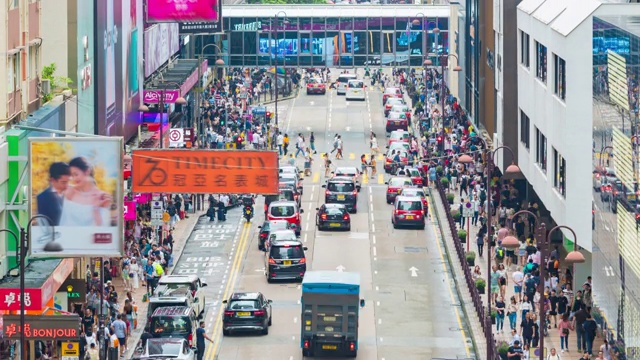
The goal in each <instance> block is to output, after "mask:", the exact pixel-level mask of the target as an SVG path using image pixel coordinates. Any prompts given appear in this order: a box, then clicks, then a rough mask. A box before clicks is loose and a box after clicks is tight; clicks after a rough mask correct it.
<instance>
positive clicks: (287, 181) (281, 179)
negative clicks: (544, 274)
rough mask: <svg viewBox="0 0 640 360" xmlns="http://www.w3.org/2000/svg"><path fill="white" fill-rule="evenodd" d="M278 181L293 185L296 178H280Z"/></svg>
mask: <svg viewBox="0 0 640 360" xmlns="http://www.w3.org/2000/svg"><path fill="white" fill-rule="evenodd" d="M280 183H281V184H282V183H284V184H287V185H295V184H296V179H294V178H280Z"/></svg>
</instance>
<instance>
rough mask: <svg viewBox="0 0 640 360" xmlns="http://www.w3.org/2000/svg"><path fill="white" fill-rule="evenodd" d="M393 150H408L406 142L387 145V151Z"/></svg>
mask: <svg viewBox="0 0 640 360" xmlns="http://www.w3.org/2000/svg"><path fill="white" fill-rule="evenodd" d="M395 149H407V150H409V144H408V143H406V142H394V143H391V144H390V145H389V150H395Z"/></svg>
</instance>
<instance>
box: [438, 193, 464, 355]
mask: <svg viewBox="0 0 640 360" xmlns="http://www.w3.org/2000/svg"><path fill="white" fill-rule="evenodd" d="M431 201H432V203H433V197H431ZM429 214H430V215H431V219H435V218H436V217H435V216H434V214H433V206H429ZM438 221H439V220H438ZM431 226H433V227H434V232H438V233H439V232H440V228H439V227H438V228H437V229H436V225H435V223H433V222H432V223H431ZM436 235H437V234H436ZM440 237H442V234H441V233H440ZM443 241H445V240H444V239H443ZM437 245H438V252H439V253H440V260H442V269H443V270H444V273H445V276H446V277H447V280H449V281H451V278H450V277H449V274H448V273H447V265H446V264H445V261H446V260H445V258H444V254H443V252H442V248H441V245H440V241H438V242H437ZM448 288H449V296H450V297H451V303H452V304H453V303H455V297H454V296H453V290H451V286H448ZM453 309H454V311H455V313H456V319H457V320H458V328H459V329H460V333H461V335H462V342H463V343H464V350H465V352H466V353H467V357H471V351H470V350H469V344H467V335H466V332H465V331H464V327H462V319H461V318H460V312H459V311H458V308H457V307H455V306H454V307H453Z"/></svg>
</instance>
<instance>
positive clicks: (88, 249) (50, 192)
mask: <svg viewBox="0 0 640 360" xmlns="http://www.w3.org/2000/svg"><path fill="white" fill-rule="evenodd" d="M122 152H123V143H122V138H119V137H118V138H116V137H111V138H106V137H105V138H29V172H30V186H29V189H30V190H29V191H30V194H29V198H30V202H29V203H30V210H29V211H30V214H31V216H32V217H33V216H38V215H39V216H41V217H43V216H45V217H47V218H48V219H50V221H51V224H47V221H46V220H44V219H37V220H38V221H37V223H35V224H34V226H32V228H31V236H30V245H29V250H30V253H31V256H34V257H81V256H120V255H121V254H122V248H123V239H122V231H123V228H122V223H123V219H122V209H123V206H124V204H123V195H122V192H123V180H122ZM40 220H42V221H40ZM51 225H52V226H51Z"/></svg>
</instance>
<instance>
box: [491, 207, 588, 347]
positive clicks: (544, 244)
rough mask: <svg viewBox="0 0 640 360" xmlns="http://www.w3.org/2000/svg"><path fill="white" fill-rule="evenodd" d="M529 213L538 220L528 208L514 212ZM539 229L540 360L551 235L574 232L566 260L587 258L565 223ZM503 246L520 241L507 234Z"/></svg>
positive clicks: (515, 246) (514, 245)
mask: <svg viewBox="0 0 640 360" xmlns="http://www.w3.org/2000/svg"><path fill="white" fill-rule="evenodd" d="M525 212H526V213H529V214H530V215H533V216H534V217H535V218H536V221H537V220H538V217H537V216H535V215H534V214H532V213H531V212H529V211H526V210H522V211H518V212H517V213H515V214H514V218H515V215H518V214H520V213H525ZM538 229H539V230H541V231H542V232H540V233H538V239H536V243H537V245H538V247H539V248H540V258H541V260H542V262H543V263H542V264H540V281H539V282H538V291H539V293H540V301H539V303H538V311H539V314H538V318H539V323H540V325H539V326H538V331H539V332H540V334H539V336H538V337H539V338H540V351H539V354H540V360H543V359H544V334H543V331H542V327H543V326H545V322H544V320H545V316H546V312H545V308H544V303H545V300H546V298H545V296H544V279H545V275H546V265H547V256H548V255H547V252H548V251H549V246H550V245H551V235H552V234H553V233H554V232H555V231H556V230H559V229H567V230H569V231H571V233H572V234H573V240H574V243H575V247H574V249H573V251H571V252H569V253H568V254H567V256H566V257H565V259H564V260H565V261H566V262H567V263H569V264H572V265H573V264H579V263H583V262H585V258H584V255H582V253H581V252H580V251H578V250H577V249H578V237H577V236H576V233H575V231H573V229H572V228H570V227H568V226H565V225H558V226H556V227H554V228H552V229H551V230H549V233H548V234H546V236H545V233H544V231H545V224H544V223H542V224H540V226H539V227H538ZM502 246H504V247H505V248H510V249H515V248H517V247H518V246H519V243H518V239H516V238H515V237H513V236H507V237H505V238H504V240H502Z"/></svg>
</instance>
